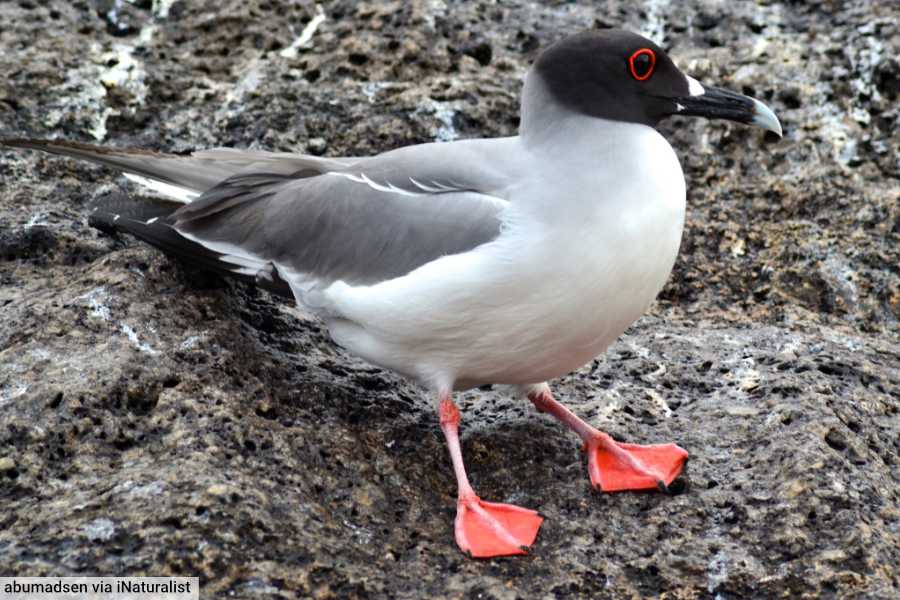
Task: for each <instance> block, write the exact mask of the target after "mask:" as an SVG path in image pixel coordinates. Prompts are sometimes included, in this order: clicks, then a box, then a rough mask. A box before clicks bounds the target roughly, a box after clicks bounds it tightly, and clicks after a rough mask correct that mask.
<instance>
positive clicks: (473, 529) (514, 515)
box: [456, 494, 544, 558]
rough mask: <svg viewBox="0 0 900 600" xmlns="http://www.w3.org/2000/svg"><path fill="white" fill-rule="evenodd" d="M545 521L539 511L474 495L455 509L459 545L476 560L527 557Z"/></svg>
mask: <svg viewBox="0 0 900 600" xmlns="http://www.w3.org/2000/svg"><path fill="white" fill-rule="evenodd" d="M543 521H544V517H542V516H541V515H539V514H538V513H537V511H534V510H530V509H527V508H521V507H519V506H514V505H512V504H499V503H496V502H485V501H483V500H481V499H480V498H479V497H478V496H475V495H474V494H471V495H469V496H466V497H463V498H460V499H459V501H458V502H457V505H456V543H457V544H458V545H459V548H460V550H462V551H463V552H465V553H466V554H469V555H470V556H474V557H476V558H489V557H492V556H512V555H516V554H528V547H529V546H531V545H532V544H533V543H534V539H535V538H536V537H537V533H538V529H540V527H541V523H542V522H543Z"/></svg>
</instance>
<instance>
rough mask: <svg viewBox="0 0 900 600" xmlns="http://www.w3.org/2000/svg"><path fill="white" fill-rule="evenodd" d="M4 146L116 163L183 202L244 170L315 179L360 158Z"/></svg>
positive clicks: (63, 144)
mask: <svg viewBox="0 0 900 600" xmlns="http://www.w3.org/2000/svg"><path fill="white" fill-rule="evenodd" d="M0 146H8V147H10V148H27V149H31V150H41V151H42V152H49V153H50V154H57V155H60V156H68V157H71V158H77V159H81V160H87V161H90V162H93V163H97V164H100V165H104V166H107V167H112V168H114V169H116V170H118V171H121V172H122V173H123V174H124V175H125V176H126V177H128V178H129V179H131V180H133V181H136V182H137V183H140V184H141V185H144V186H145V187H148V188H150V189H152V190H154V191H155V192H157V193H159V194H161V195H163V196H165V197H167V198H169V199H170V200H173V201H175V202H180V203H182V204H187V203H190V202H191V201H192V200H194V199H196V198H198V197H200V196H201V195H202V194H203V193H204V192H206V191H208V190H210V189H212V188H213V187H215V186H216V185H218V184H219V183H221V182H223V181H225V180H226V179H228V178H230V177H233V176H235V175H240V174H242V173H247V172H265V173H272V174H277V175H291V176H293V177H297V178H299V177H310V176H315V175H319V174H321V173H325V172H327V171H332V170H336V169H339V168H341V167H343V166H345V165H347V164H348V163H351V162H355V160H356V159H352V158H320V157H316V156H307V155H302V154H289V153H284V152H263V151H259V150H236V149H234V148H213V149H211V150H203V151H200V152H194V153H193V154H188V155H180V154H164V153H160V152H153V151H149V150H139V149H133V148H108V147H104V146H95V145H92V144H82V143H80V142H69V141H66V140H35V139H26V138H13V139H0Z"/></svg>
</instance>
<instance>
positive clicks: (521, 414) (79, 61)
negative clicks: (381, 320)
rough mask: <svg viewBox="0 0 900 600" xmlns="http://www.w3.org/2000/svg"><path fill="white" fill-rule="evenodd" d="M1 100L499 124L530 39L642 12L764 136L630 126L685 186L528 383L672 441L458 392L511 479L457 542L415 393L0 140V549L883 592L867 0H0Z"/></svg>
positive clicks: (894, 378) (647, 593)
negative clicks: (172, 257) (660, 265)
mask: <svg viewBox="0 0 900 600" xmlns="http://www.w3.org/2000/svg"><path fill="white" fill-rule="evenodd" d="M0 13H2V14H3V17H4V18H3V19H2V20H0V73H2V75H3V76H2V77H0V135H3V136H13V135H15V136H21V135H31V136H60V137H66V138H70V139H80V140H87V141H90V140H101V141H103V142H104V143H110V144H115V145H120V146H142V147H147V148H156V149H163V150H167V151H176V152H184V151H190V150H193V149H199V148H203V147H209V146H215V145H232V146H243V147H258V148H267V149H274V150H284V151H300V152H310V153H316V154H334V155H343V154H353V153H359V154H366V153H372V152H377V151H382V150H386V149H389V148H392V147H395V146H399V145H404V144H409V143H414V142H423V141H428V140H433V139H440V140H448V139H454V138H457V137H466V136H491V135H506V134H511V133H513V132H514V131H515V129H516V126H517V122H518V121H517V95H518V91H519V86H520V79H521V76H522V74H523V73H524V70H525V69H526V68H527V65H528V64H529V61H531V60H532V59H533V57H534V56H535V54H536V52H537V51H538V49H539V48H540V47H542V46H544V45H546V44H548V43H550V42H551V41H553V40H555V39H557V38H559V37H561V36H563V35H565V34H567V33H571V32H573V31H576V30H579V29H583V28H587V27H606V26H624V27H628V28H631V29H634V30H639V31H643V32H644V33H647V34H649V35H652V36H654V37H655V38H656V39H657V40H659V41H661V42H662V43H663V44H664V45H665V46H666V47H668V48H670V49H671V53H672V54H673V56H674V57H675V58H676V60H677V61H678V62H679V63H680V64H681V65H682V66H683V67H684V68H685V69H686V70H687V71H689V72H691V73H692V74H694V75H695V76H696V77H697V78H698V79H700V80H701V81H706V82H709V83H713V84H716V85H721V86H723V87H729V88H732V89H735V90H737V91H743V92H745V93H749V94H753V95H755V96H757V97H760V98H761V99H763V100H764V101H766V102H767V103H769V104H770V105H771V106H772V107H773V108H774V109H775V111H776V112H777V113H778V114H779V116H780V117H781V118H782V122H783V124H784V126H785V138H784V139H783V140H778V139H776V138H773V137H772V136H771V135H763V134H762V133H760V132H758V131H756V130H749V129H745V128H742V127H740V126H735V125H731V124H727V123H721V122H703V121H699V120H691V121H687V120H675V121H673V122H671V123H667V124H666V125H665V127H664V133H666V134H667V135H668V136H669V137H670V139H672V140H673V144H674V146H675V148H676V150H677V152H678V154H679V155H680V157H681V159H682V162H683V165H684V168H685V173H686V176H687V179H688V188H689V198H688V203H689V215H688V216H689V220H688V224H687V230H686V233H685V239H684V243H683V247H682V253H681V257H680V260H679V263H678V265H677V267H676V270H675V273H674V274H673V276H672V278H671V281H670V283H669V285H668V286H667V288H666V289H665V291H664V292H663V294H662V295H661V298H660V301H659V302H658V303H657V304H656V305H655V307H654V309H653V311H652V314H650V315H648V316H647V317H645V318H643V319H642V320H640V321H639V322H638V323H637V324H636V325H635V326H634V327H633V328H632V329H631V330H630V331H629V332H628V333H627V334H626V335H625V336H623V338H622V339H621V340H620V341H619V342H618V343H616V344H615V345H614V346H613V347H612V348H611V349H610V351H609V353H608V354H607V355H606V356H605V357H600V358H598V360H596V361H594V362H593V363H592V364H590V365H587V366H586V367H584V368H583V369H582V370H580V371H579V372H577V373H573V374H572V375H570V376H568V377H566V378H564V379H563V380H562V381H561V382H558V383H557V384H556V389H557V391H558V393H559V395H560V396H561V397H562V398H564V399H565V400H566V401H567V402H568V403H569V404H570V405H571V406H572V407H573V408H574V410H576V411H577V412H579V413H580V414H582V415H584V416H585V417H587V418H589V419H590V420H591V421H592V422H594V423H597V424H601V425H603V426H604V427H606V428H607V429H608V430H609V431H610V432H611V433H613V434H614V435H615V436H617V437H618V438H621V439H627V440H631V441H639V442H651V441H678V442H679V443H680V444H681V445H682V446H684V447H685V448H687V449H688V450H689V451H690V452H691V461H690V465H689V469H688V472H687V474H686V475H685V476H684V477H683V478H682V480H681V481H682V483H681V485H679V486H678V488H677V492H678V493H677V494H676V495H674V496H662V495H659V494H615V495H599V494H597V493H595V492H593V491H591V489H590V487H589V485H588V480H587V477H586V473H585V468H584V464H583V459H582V458H581V457H580V455H579V453H578V451H577V444H576V440H575V438H574V437H573V436H571V435H569V434H568V433H566V432H565V431H563V430H562V429H561V428H559V427H558V426H557V425H556V424H555V423H552V422H550V420H549V419H547V418H544V417H542V416H541V415H538V414H536V413H534V412H533V410H532V409H531V408H530V406H528V405H526V404H525V403H522V402H519V401H516V400H513V399H511V398H510V397H509V396H508V395H507V394H505V393H504V391H503V390H500V389H494V390H481V391H472V392H469V393H465V394H462V395H461V398H460V401H461V403H462V405H463V407H464V421H463V444H464V450H465V452H466V454H467V460H468V464H469V469H470V471H471V476H472V479H473V483H474V484H475V486H476V487H477V489H478V490H479V491H480V492H481V493H482V495H483V496H484V497H485V498H489V499H492V500H496V501H508V502H516V503H519V504H521V505H524V506H529V507H534V508H538V509H540V510H541V511H542V512H543V513H544V514H545V515H547V517H548V518H547V521H546V522H545V525H544V527H543V528H542V530H541V533H540V535H539V537H538V540H537V544H536V546H535V547H534V551H533V552H532V553H531V555H530V556H528V557H527V558H520V559H502V560H491V561H483V562H477V561H471V560H467V559H466V558H464V557H463V556H462V555H460V553H459V552H458V551H457V549H456V547H455V545H454V544H453V541H452V519H453V515H454V494H455V485H454V481H453V478H452V475H451V471H450V465H449V460H448V457H447V452H446V449H445V448H444V446H443V441H442V439H441V436H440V432H439V430H438V428H437V422H436V417H435V414H434V402H433V400H432V399H429V398H423V397H422V396H421V394H420V392H419V391H418V390H417V389H415V388H414V387H413V386H412V385H410V384H408V383H406V382H404V381H402V380H399V379H398V378H397V377H395V376H393V375H391V374H389V373H384V372H381V371H379V370H377V369H374V368H372V367H370V366H368V365H366V364H364V363H362V362H360V361H358V360H356V359H353V358H352V357H348V356H346V355H345V354H344V353H343V352H342V351H340V350H339V349H337V348H335V347H334V346H333V345H332V344H331V343H330V341H329V340H328V337H327V334H326V332H324V331H323V330H322V328H321V327H320V326H319V325H318V324H317V323H316V322H314V321H312V320H310V319H308V318H307V317H305V316H303V315H301V314H298V313H297V312H296V311H295V310H294V309H293V308H291V307H289V306H285V305H284V304H281V303H279V302H277V301H275V300H273V298H271V297H269V296H268V295H266V294H264V293H262V292H259V291H256V290H254V289H252V288H249V287H243V286H240V285H236V284H231V283H227V282H223V281H222V280H219V279H217V278H215V277H212V276H208V275H205V274H203V273H197V272H192V271H188V270H185V269H184V268H183V267H181V266H180V265H178V264H175V263H173V262H170V261H169V260H167V259H166V258H165V257H164V256H162V255H161V254H159V253H157V252H155V251H153V250H150V249H148V248H146V247H145V246H143V245H142V244H140V243H138V242H136V241H135V240H133V239H130V238H121V239H119V238H113V237H108V236H107V235H104V234H101V233H100V232H97V231H95V230H93V229H91V228H90V227H89V226H88V225H87V214H88V206H89V205H90V203H91V201H92V200H94V199H96V198H97V197H98V196H101V195H103V194H107V193H110V192H111V191H114V190H117V189H119V188H120V187H121V186H123V185H124V186H126V187H128V186H127V185H126V184H125V183H124V182H123V180H122V179H121V178H118V177H116V176H115V175H114V174H111V173H109V172H107V171H104V170H101V169H98V168H95V167H92V166H86V165H84V164H78V163H75V162H72V161H65V160H60V159H53V158H48V157H46V156H42V155H37V154H33V153H32V154H29V153H13V152H9V151H0V281H2V287H0V307H2V319H0V505H2V509H0V571H2V572H3V573H4V574H20V575H26V574H27V575H44V574H53V575H62V574H117V575H125V574H154V575H159V574H166V573H168V574H179V575H199V576H200V578H201V582H202V585H203V596H204V597H213V596H214V595H218V594H229V595H230V596H232V597H239V598H252V597H283V598H293V597H316V598H330V597H335V598H347V597H398V598H418V597H423V596H427V597H451V598H459V597H466V598H538V597H544V598H553V597H568V596H573V597H592V598H633V597H651V596H652V597H657V596H662V597H666V598H682V599H688V598H713V597H714V598H721V599H734V598H758V597H791V598H804V597H805V598H819V597H823V598H896V597H898V596H900V575H898V572H897V565H898V564H900V475H898V472H897V470H898V463H900V441H898V440H900V414H898V413H900V336H898V319H900V271H898V265H900V192H898V189H900V156H898V147H900V127H898V119H900V114H898V101H897V95H898V87H900V63H898V59H897V56H898V53H900V35H898V23H900V10H898V8H897V6H896V3H891V2H868V1H866V0H848V1H847V2H838V3H829V2H825V3H822V2H816V3H793V2H763V3H749V2H746V3H724V2H712V1H709V0H688V1H685V2H677V3H676V2H669V1H667V0H649V1H646V2H619V1H618V0H610V1H609V2H606V3H603V5H602V6H598V5H596V3H593V2H547V3H544V2H526V1H523V0H510V1H504V2H493V1H486V0H478V1H473V2H450V1H440V0H414V1H411V2H399V1H396V2H356V1H338V2H324V3H322V6H321V8H319V7H317V6H316V5H315V4H314V3H313V2H310V1H305V0H297V1H292V2H289V1H287V0H220V1H216V2H213V1H211V0H203V1H196V2H194V1H192V2H187V1H184V0H154V1H153V2H150V1H149V0H142V1H137V0H134V1H131V2H124V1H121V0H91V1H86V0H77V1H73V2H63V1H61V0H50V1H48V2H30V1H21V2H6V3H2V5H0Z"/></svg>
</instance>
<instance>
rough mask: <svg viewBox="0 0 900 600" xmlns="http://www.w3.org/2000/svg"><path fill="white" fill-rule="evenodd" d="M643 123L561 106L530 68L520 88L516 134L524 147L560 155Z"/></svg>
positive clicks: (612, 140)
mask: <svg viewBox="0 0 900 600" xmlns="http://www.w3.org/2000/svg"><path fill="white" fill-rule="evenodd" d="M639 127H645V126H644V125H637V124H635V123H625V122H622V121H615V120H609V119H601V118H597V117H592V116H589V115H585V114H580V113H578V112H575V111H574V110H572V109H571V108H568V107H566V106H563V105H562V104H561V103H560V102H559V101H558V100H557V99H556V98H555V97H554V96H553V95H552V94H551V93H550V92H549V91H548V90H547V88H546V86H545V84H544V82H543V80H542V79H541V77H540V76H538V75H536V74H535V73H534V72H529V73H528V75H527V76H526V77H525V86H524V89H523V90H522V118H521V122H520V125H519V137H520V138H521V140H522V142H523V143H524V144H525V147H527V148H529V149H532V150H535V151H540V152H542V153H549V154H551V155H556V156H559V155H560V154H568V153H570V152H576V153H577V152H580V151H584V150H590V149H592V148H593V149H596V148H597V146H598V145H604V146H608V145H610V144H611V143H615V142H616V139H617V138H618V137H621V136H623V135H630V133H631V132H632V131H633V130H634V129H635V128H639Z"/></svg>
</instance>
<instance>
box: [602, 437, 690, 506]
mask: <svg viewBox="0 0 900 600" xmlns="http://www.w3.org/2000/svg"><path fill="white" fill-rule="evenodd" d="M585 445H586V450H587V452H588V474H589V475H590V477H591V484H593V486H594V487H595V488H596V489H597V490H599V491H602V492H619V491H624V490H652V489H659V490H661V491H663V492H668V490H669V485H671V483H672V481H674V480H675V478H676V477H678V475H679V474H680V473H681V470H682V468H683V467H684V462H685V461H686V460H687V457H688V453H687V451H686V450H684V449H683V448H680V447H679V446H677V445H675V444H651V445H647V446H641V445H638V444H626V443H622V442H616V441H615V440H613V439H612V438H611V437H610V436H608V435H606V434H605V433H601V432H597V435H596V436H593V437H592V438H591V439H589V440H588V441H587V442H586V443H585Z"/></svg>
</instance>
